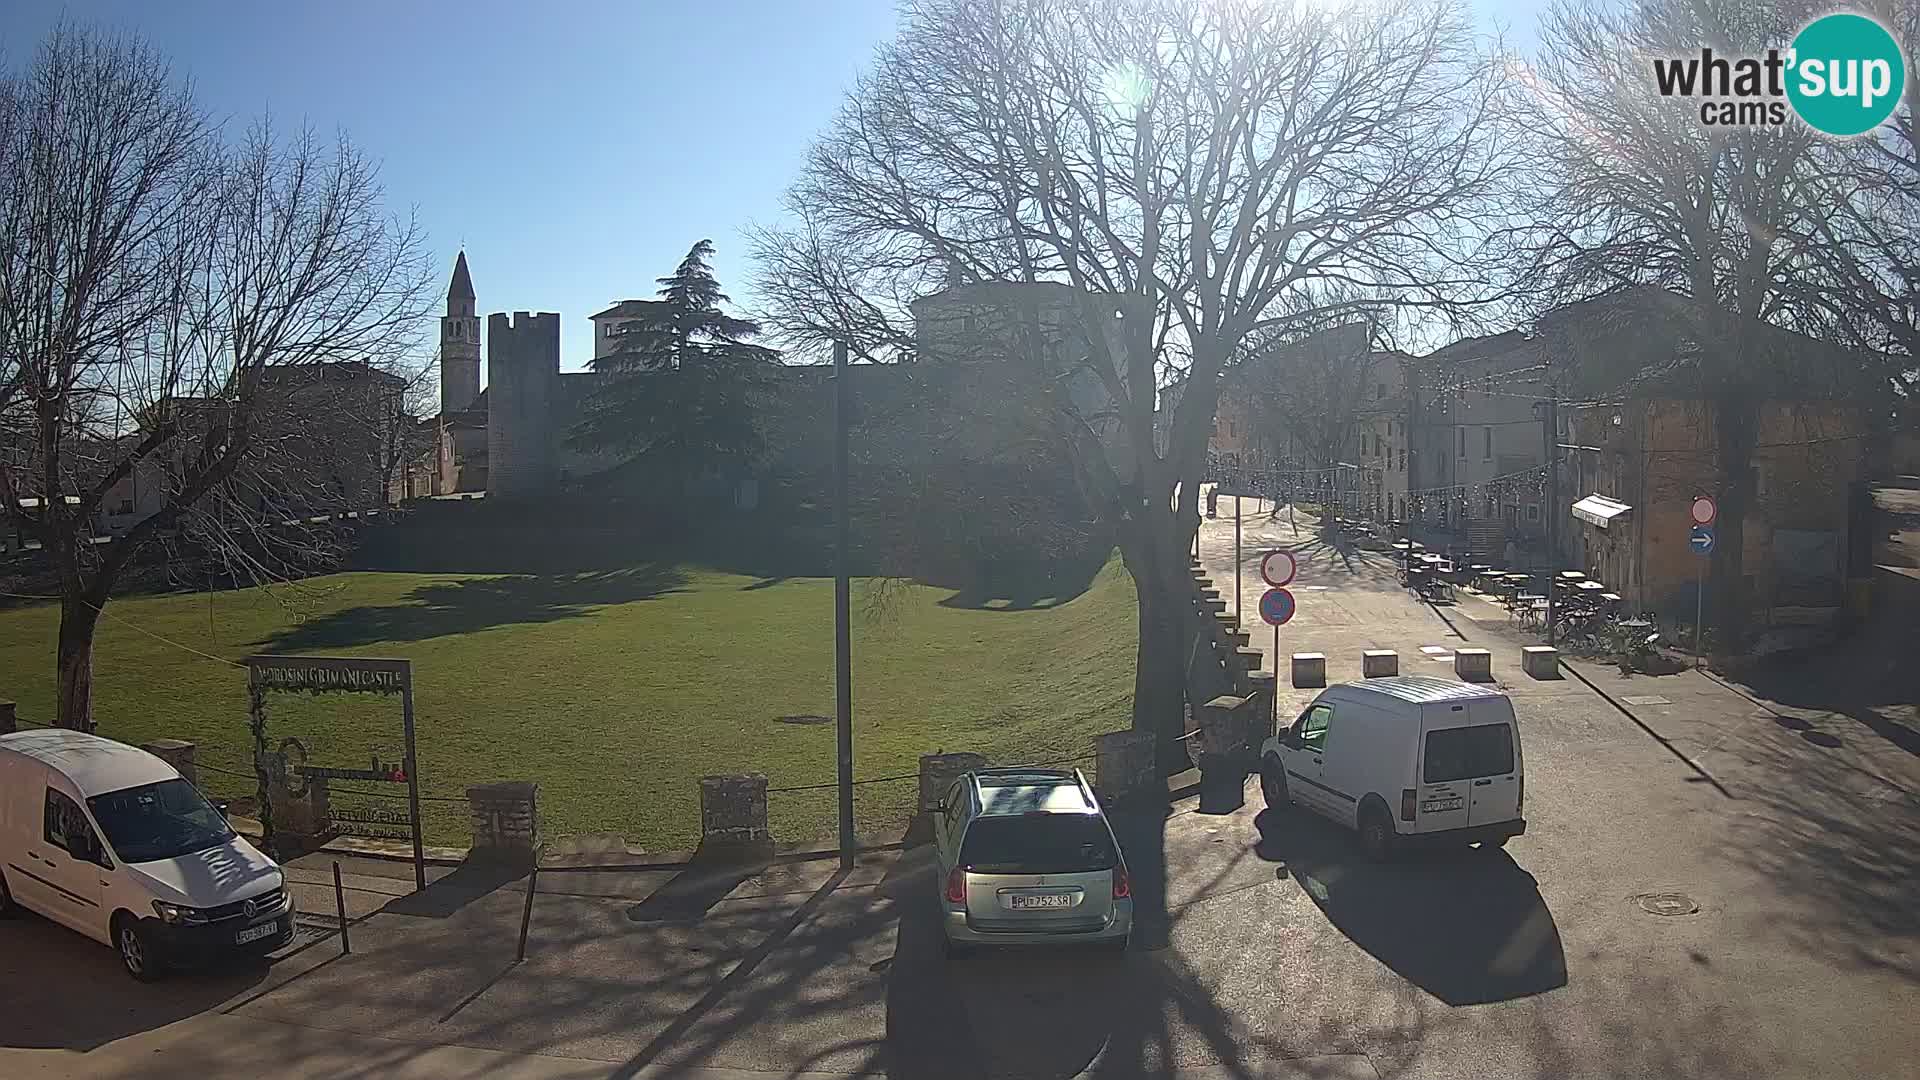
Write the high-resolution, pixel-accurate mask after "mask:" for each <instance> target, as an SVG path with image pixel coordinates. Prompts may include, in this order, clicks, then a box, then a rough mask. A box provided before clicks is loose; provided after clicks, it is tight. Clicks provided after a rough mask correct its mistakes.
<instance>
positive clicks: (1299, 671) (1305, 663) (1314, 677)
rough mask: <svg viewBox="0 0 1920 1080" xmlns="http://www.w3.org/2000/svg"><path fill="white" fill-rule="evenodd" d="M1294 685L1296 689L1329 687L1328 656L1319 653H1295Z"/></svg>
mask: <svg viewBox="0 0 1920 1080" xmlns="http://www.w3.org/2000/svg"><path fill="white" fill-rule="evenodd" d="M1293 685H1294V686H1296V687H1314V686H1325V685H1327V655H1326V654H1325V653H1317V652H1297V653H1294V654H1293Z"/></svg>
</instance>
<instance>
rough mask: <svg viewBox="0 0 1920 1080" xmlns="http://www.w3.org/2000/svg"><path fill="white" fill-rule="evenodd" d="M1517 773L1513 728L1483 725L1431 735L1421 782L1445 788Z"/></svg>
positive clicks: (1504, 725) (1437, 732) (1452, 729)
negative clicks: (1457, 782) (1451, 783)
mask: <svg viewBox="0 0 1920 1080" xmlns="http://www.w3.org/2000/svg"><path fill="white" fill-rule="evenodd" d="M1512 771H1513V725H1512V724H1481V725H1479V726H1477V727H1463V728H1449V729H1447V730H1445V731H1429V732H1427V752H1426V766H1425V768H1424V769H1423V771H1422V773H1421V782H1422V783H1427V784H1442V783H1445V782H1447V781H1448V780H1467V779H1471V778H1474V777H1479V776H1499V775H1501V774H1504V773H1510V772H1512Z"/></svg>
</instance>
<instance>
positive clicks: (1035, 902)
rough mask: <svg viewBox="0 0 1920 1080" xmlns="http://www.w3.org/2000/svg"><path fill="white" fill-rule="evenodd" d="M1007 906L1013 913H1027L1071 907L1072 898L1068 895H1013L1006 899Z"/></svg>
mask: <svg viewBox="0 0 1920 1080" xmlns="http://www.w3.org/2000/svg"><path fill="white" fill-rule="evenodd" d="M1007 906H1008V907H1010V908H1013V909H1014V910H1015V911H1027V910H1033V909H1036V908H1067V907H1072V906H1073V896H1072V894H1070V893H1043V894H1038V895H1021V894H1019V893H1015V894H1014V895H1012V896H1009V897H1007Z"/></svg>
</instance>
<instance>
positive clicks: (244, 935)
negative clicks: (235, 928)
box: [233, 923, 280, 945]
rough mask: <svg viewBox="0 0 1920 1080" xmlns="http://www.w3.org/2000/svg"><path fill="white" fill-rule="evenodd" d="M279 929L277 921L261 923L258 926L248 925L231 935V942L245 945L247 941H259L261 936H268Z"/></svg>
mask: <svg viewBox="0 0 1920 1080" xmlns="http://www.w3.org/2000/svg"><path fill="white" fill-rule="evenodd" d="M279 929H280V924H279V923H261V924H260V925H259V926H249V927H247V928H246V929H245V930H242V931H240V932H239V933H238V934H235V935H234V936H233V943H234V944H235V945H245V944H246V943H247V942H249V941H259V940H261V939H262V938H270V937H272V936H273V935H274V934H275V932H277V931H278V930H279Z"/></svg>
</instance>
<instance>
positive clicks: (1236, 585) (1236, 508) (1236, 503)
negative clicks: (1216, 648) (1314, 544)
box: [1233, 495, 1278, 670]
mask: <svg viewBox="0 0 1920 1080" xmlns="http://www.w3.org/2000/svg"><path fill="white" fill-rule="evenodd" d="M1240 608H1241V599H1240V496H1238V495H1235V496H1234V497H1233V628H1234V629H1235V630H1238V629H1240ZM1275 670H1278V669H1275Z"/></svg>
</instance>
